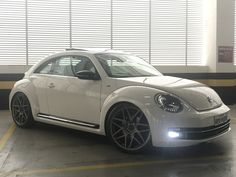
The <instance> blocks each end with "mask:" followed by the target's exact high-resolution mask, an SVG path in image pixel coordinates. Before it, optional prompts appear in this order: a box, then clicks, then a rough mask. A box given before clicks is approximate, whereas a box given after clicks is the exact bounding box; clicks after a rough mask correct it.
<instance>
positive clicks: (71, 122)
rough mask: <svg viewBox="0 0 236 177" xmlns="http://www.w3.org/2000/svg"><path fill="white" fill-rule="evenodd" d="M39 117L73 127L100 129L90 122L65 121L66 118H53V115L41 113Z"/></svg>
mask: <svg viewBox="0 0 236 177" xmlns="http://www.w3.org/2000/svg"><path fill="white" fill-rule="evenodd" d="M38 117H39V118H41V119H48V120H53V121H56V122H63V123H67V124H73V125H78V126H83V127H89V128H94V129H99V125H98V124H91V123H88V122H82V121H78V120H73V119H65V118H61V117H56V116H51V115H47V114H42V113H39V114H38Z"/></svg>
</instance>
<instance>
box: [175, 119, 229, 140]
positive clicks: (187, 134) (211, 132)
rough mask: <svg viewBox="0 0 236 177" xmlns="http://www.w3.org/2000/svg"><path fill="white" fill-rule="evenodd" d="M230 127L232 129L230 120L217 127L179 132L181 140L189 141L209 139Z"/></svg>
mask: <svg viewBox="0 0 236 177" xmlns="http://www.w3.org/2000/svg"><path fill="white" fill-rule="evenodd" d="M229 127H230V120H228V121H227V122H225V123H223V124H220V125H217V126H210V127H204V128H178V132H179V133H180V136H179V139H188V140H201V139H207V138H211V137H214V136H217V135H220V134H222V133H224V132H226V131H228V129H229ZM171 130H172V129H171ZM173 130H176V129H173Z"/></svg>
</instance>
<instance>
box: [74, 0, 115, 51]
mask: <svg viewBox="0 0 236 177" xmlns="http://www.w3.org/2000/svg"><path fill="white" fill-rule="evenodd" d="M71 8H72V9H71V15H72V46H73V47H74V48H110V47H111V25H110V24H111V5H110V1H109V0H72V1H71Z"/></svg>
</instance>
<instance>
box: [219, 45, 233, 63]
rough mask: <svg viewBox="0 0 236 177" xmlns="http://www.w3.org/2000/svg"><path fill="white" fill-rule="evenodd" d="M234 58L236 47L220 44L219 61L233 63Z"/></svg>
mask: <svg viewBox="0 0 236 177" xmlns="http://www.w3.org/2000/svg"><path fill="white" fill-rule="evenodd" d="M233 58H234V47H232V46H218V62H219V63H233Z"/></svg>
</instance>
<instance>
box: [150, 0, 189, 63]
mask: <svg viewBox="0 0 236 177" xmlns="http://www.w3.org/2000/svg"><path fill="white" fill-rule="evenodd" d="M151 18H152V20H151V21H152V28H151V41H152V42H151V64H153V65H185V60H186V57H185V54H186V51H185V50H186V46H185V44H186V0H175V1H173V0H155V1H152V6H151Z"/></svg>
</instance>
